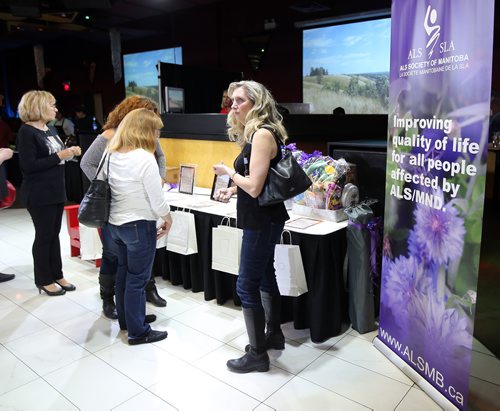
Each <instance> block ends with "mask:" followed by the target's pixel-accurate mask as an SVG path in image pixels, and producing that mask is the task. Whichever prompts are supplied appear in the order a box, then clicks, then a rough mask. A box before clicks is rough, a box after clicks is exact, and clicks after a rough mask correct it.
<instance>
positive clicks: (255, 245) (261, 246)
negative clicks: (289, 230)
mask: <svg viewBox="0 0 500 411" xmlns="http://www.w3.org/2000/svg"><path fill="white" fill-rule="evenodd" d="M283 226H284V224H283V223H281V224H270V225H269V226H266V227H265V228H263V229H259V230H250V229H243V242H242V245H241V258H240V271H239V274H238V280H237V281H236V292H237V293H238V296H239V297H240V300H241V305H242V306H243V307H244V308H250V309H253V310H258V309H262V302H261V299H260V290H262V291H265V292H267V293H269V294H271V295H279V290H278V285H277V284H276V273H275V271H274V265H273V264H274V248H275V245H276V244H277V243H278V242H279V240H280V236H281V232H282V231H283Z"/></svg>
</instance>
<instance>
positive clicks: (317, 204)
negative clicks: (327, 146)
mask: <svg viewBox="0 0 500 411" xmlns="http://www.w3.org/2000/svg"><path fill="white" fill-rule="evenodd" d="M287 147H288V148H289V149H290V150H291V151H292V153H293V155H294V157H295V159H296V160H297V162H298V163H299V164H300V165H301V166H302V168H303V169H304V171H305V172H306V174H307V176H308V177H309V178H310V179H311V181H312V182H313V183H312V185H311V187H309V189H308V190H306V191H305V192H304V193H302V194H300V195H298V196H296V197H294V198H293V203H292V212H293V213H294V214H297V215H304V216H307V217H316V218H320V219H323V220H329V221H334V222H338V221H343V220H347V215H346V214H345V213H344V207H347V206H350V205H352V204H356V203H358V202H359V192H358V189H357V187H356V185H355V184H354V183H355V182H356V181H355V179H356V176H355V171H354V170H355V166H354V165H353V164H349V163H347V161H346V160H345V159H343V158H341V159H339V160H335V159H333V158H331V157H329V156H323V155H322V153H321V152H319V151H314V152H313V153H312V154H307V153H304V152H303V151H300V150H297V148H296V146H295V144H290V145H288V146H287Z"/></svg>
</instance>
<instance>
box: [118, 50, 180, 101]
mask: <svg viewBox="0 0 500 411" xmlns="http://www.w3.org/2000/svg"><path fill="white" fill-rule="evenodd" d="M158 61H161V62H163V63H173V64H182V47H175V48H169V49H163V50H151V51H144V52H141V53H133V54H124V55H123V68H124V74H123V78H124V80H125V95H126V97H129V96H131V95H134V94H140V95H141V96H146V97H149V98H151V99H152V100H154V101H156V102H158V71H157V69H156V64H157V63H158Z"/></svg>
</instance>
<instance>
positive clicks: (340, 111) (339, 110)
mask: <svg viewBox="0 0 500 411" xmlns="http://www.w3.org/2000/svg"><path fill="white" fill-rule="evenodd" d="M333 114H335V115H336V116H338V115H344V114H345V110H344V107H340V106H339V107H335V108H334V109H333Z"/></svg>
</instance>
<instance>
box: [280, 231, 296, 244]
mask: <svg viewBox="0 0 500 411" xmlns="http://www.w3.org/2000/svg"><path fill="white" fill-rule="evenodd" d="M287 233H288V239H289V241H290V242H289V244H290V245H292V244H293V243H292V233H291V232H290V231H288V230H283V231H282V232H281V237H280V244H286V243H285V238H284V234H287Z"/></svg>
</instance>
